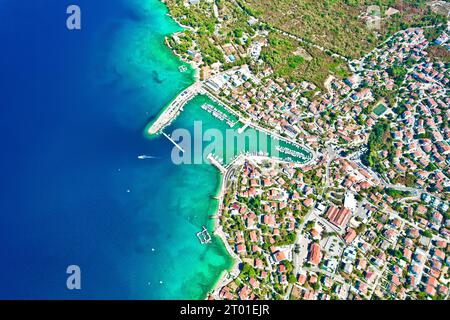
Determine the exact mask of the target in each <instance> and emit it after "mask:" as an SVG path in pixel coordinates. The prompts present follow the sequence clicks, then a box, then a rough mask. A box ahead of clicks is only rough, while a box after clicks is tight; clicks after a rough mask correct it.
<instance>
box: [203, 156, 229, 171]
mask: <svg viewBox="0 0 450 320" xmlns="http://www.w3.org/2000/svg"><path fill="white" fill-rule="evenodd" d="M206 159H208V160H209V161H211V164H212V165H214V166H215V167H217V169H219V171H220V172H221V173H225V172H226V171H227V169H226V168H225V167H224V166H223V165H222V164H221V163H220V162H219V161H218V160H217V159H216V158H214V156H213V155H212V153H210V154H208V157H207V158H206Z"/></svg>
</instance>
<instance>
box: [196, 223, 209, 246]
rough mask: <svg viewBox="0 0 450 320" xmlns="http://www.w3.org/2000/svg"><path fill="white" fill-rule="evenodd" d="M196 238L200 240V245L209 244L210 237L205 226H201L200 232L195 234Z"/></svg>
mask: <svg viewBox="0 0 450 320" xmlns="http://www.w3.org/2000/svg"><path fill="white" fill-rule="evenodd" d="M197 238H198V240H200V243H201V244H208V243H210V242H211V236H210V234H209V232H208V230H207V229H206V227H205V226H203V230H202V231H199V232H197Z"/></svg>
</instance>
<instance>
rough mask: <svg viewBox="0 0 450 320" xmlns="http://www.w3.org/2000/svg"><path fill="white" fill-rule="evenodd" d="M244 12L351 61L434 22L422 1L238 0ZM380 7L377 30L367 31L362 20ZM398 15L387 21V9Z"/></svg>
mask: <svg viewBox="0 0 450 320" xmlns="http://www.w3.org/2000/svg"><path fill="white" fill-rule="evenodd" d="M238 1H239V3H240V4H241V6H243V7H245V8H246V10H247V11H248V12H249V13H251V14H252V15H255V16H256V17H258V18H261V19H262V20H263V21H265V22H267V23H268V24H270V25H271V26H274V27H277V28H280V29H282V30H284V31H288V32H290V33H293V34H296V35H298V36H300V37H302V38H304V39H305V40H308V41H311V42H314V43H316V44H318V45H321V46H323V47H324V48H327V49H330V50H333V51H335V52H337V53H339V54H342V55H344V56H346V57H350V58H358V57H360V56H362V55H363V54H364V53H366V52H368V51H370V50H371V49H372V48H374V47H375V46H376V45H377V44H378V43H379V42H381V41H383V40H384V39H385V38H386V37H387V36H388V35H390V34H392V33H393V32H395V31H397V30H400V29H404V28H407V27H409V26H413V25H426V24H430V23H434V22H435V20H436V19H435V18H436V17H435V16H436V15H435V14H433V13H432V12H431V9H430V8H429V7H428V6H427V5H426V4H425V2H426V1H425V0H378V1H368V0H322V1H318V0H271V1H267V0H238ZM373 4H377V5H379V6H380V11H381V17H382V18H383V20H382V21H381V22H380V27H379V28H377V29H374V30H373V29H370V28H368V26H367V24H366V22H365V21H364V19H362V16H366V17H367V16H372V15H373V14H374V12H368V8H369V5H373ZM390 7H392V8H395V9H398V10H399V13H398V14H396V15H392V16H390V17H387V16H385V15H384V13H385V12H386V10H387V9H388V8H390Z"/></svg>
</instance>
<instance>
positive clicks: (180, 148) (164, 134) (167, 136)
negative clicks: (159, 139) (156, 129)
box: [161, 131, 185, 153]
mask: <svg viewBox="0 0 450 320" xmlns="http://www.w3.org/2000/svg"><path fill="white" fill-rule="evenodd" d="M161 133H162V135H163V136H164V137H166V138H167V139H168V140H169V141H170V142H172V143H173V144H174V146H175V147H177V149H178V150H180V151H181V152H183V153H184V152H185V151H184V149H183V148H182V147H180V145H179V144H178V143H176V142H175V141H173V139H172V138H171V137H170V136H169V135H168V134H166V133H165V132H162V131H161Z"/></svg>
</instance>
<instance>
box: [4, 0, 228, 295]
mask: <svg viewBox="0 0 450 320" xmlns="http://www.w3.org/2000/svg"><path fill="white" fill-rule="evenodd" d="M0 4H1V8H0V39H1V41H2V46H1V49H0V112H1V115H0V141H1V150H2V153H1V157H0V168H1V171H2V174H1V177H0V262H1V263H0V298H2V299H5V298H6V299H10V298H20V299H202V298H204V297H205V295H206V293H207V292H208V291H209V290H211V288H212V287H213V286H214V283H215V282H216V281H217V280H218V278H219V276H220V274H221V272H223V270H225V269H227V268H230V267H231V265H232V260H231V258H230V257H229V256H228V254H227V253H226V250H225V248H224V246H223V244H222V243H221V242H220V240H219V239H217V238H214V239H213V242H212V243H211V244H209V245H201V244H200V243H199V241H198V239H197V238H196V236H195V233H196V232H198V231H199V230H201V227H202V226H203V225H205V226H207V227H208V228H209V229H210V230H212V229H213V223H214V221H213V220H212V219H210V215H212V214H214V212H215V210H216V208H217V205H218V204H217V201H216V200H214V196H215V195H216V194H217V192H218V186H219V182H220V178H221V177H220V175H219V172H218V170H216V169H215V168H214V167H213V166H211V165H209V164H207V163H204V164H200V165H175V164H173V162H172V161H171V152H172V149H173V145H172V144H171V143H170V142H169V141H168V140H167V139H165V138H163V137H162V136H158V137H156V138H152V139H149V138H148V137H146V136H145V134H144V128H145V126H146V125H147V123H148V122H149V121H152V120H153V119H154V117H155V116H156V115H157V114H158V113H159V112H160V110H161V109H162V108H163V107H164V106H165V105H167V104H168V103H169V102H170V101H171V100H172V99H173V98H174V97H175V95H176V94H177V93H179V92H180V91H182V90H183V89H184V88H186V87H187V86H189V85H190V84H191V83H192V82H193V77H194V73H193V70H192V69H190V68H189V69H188V71H186V72H184V73H181V72H179V69H178V68H179V66H181V65H182V63H181V62H180V61H179V60H178V59H177V58H176V57H175V56H174V55H172V53H171V52H170V50H169V49H168V48H167V47H166V46H165V45H164V36H165V35H167V34H169V33H173V32H176V31H179V30H180V27H179V26H178V25H177V24H176V23H175V22H174V21H173V20H172V19H170V18H169V17H168V16H167V15H166V14H167V9H166V7H165V6H164V4H162V3H161V2H159V1H158V0H109V1H100V0H75V1H70V3H69V2H68V1H61V0H39V1H27V2H23V1H16V0H2V1H0ZM70 4H77V5H79V6H80V8H81V13H82V29H81V30H77V31H69V30H68V29H67V28H66V18H67V14H66V8H67V6H68V5H70ZM198 110H200V109H198ZM208 117H210V116H209V115H208V114H207V113H205V112H204V111H202V110H200V111H197V109H194V108H191V111H188V110H187V111H186V113H183V114H182V115H181V116H180V117H179V119H177V120H176V121H175V122H174V123H173V124H172V126H171V128H175V127H183V128H188V129H190V128H192V123H193V121H195V120H202V119H203V118H205V119H208V120H207V121H212V120H211V119H210V118H208ZM169 129H170V128H169ZM143 154H145V155H149V156H152V157H153V158H151V159H147V160H139V159H138V158H137V157H138V156H139V155H143ZM69 265H78V266H79V267H80V268H81V290H68V289H67V287H66V279H67V276H68V275H67V274H66V268H67V266H69Z"/></svg>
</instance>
